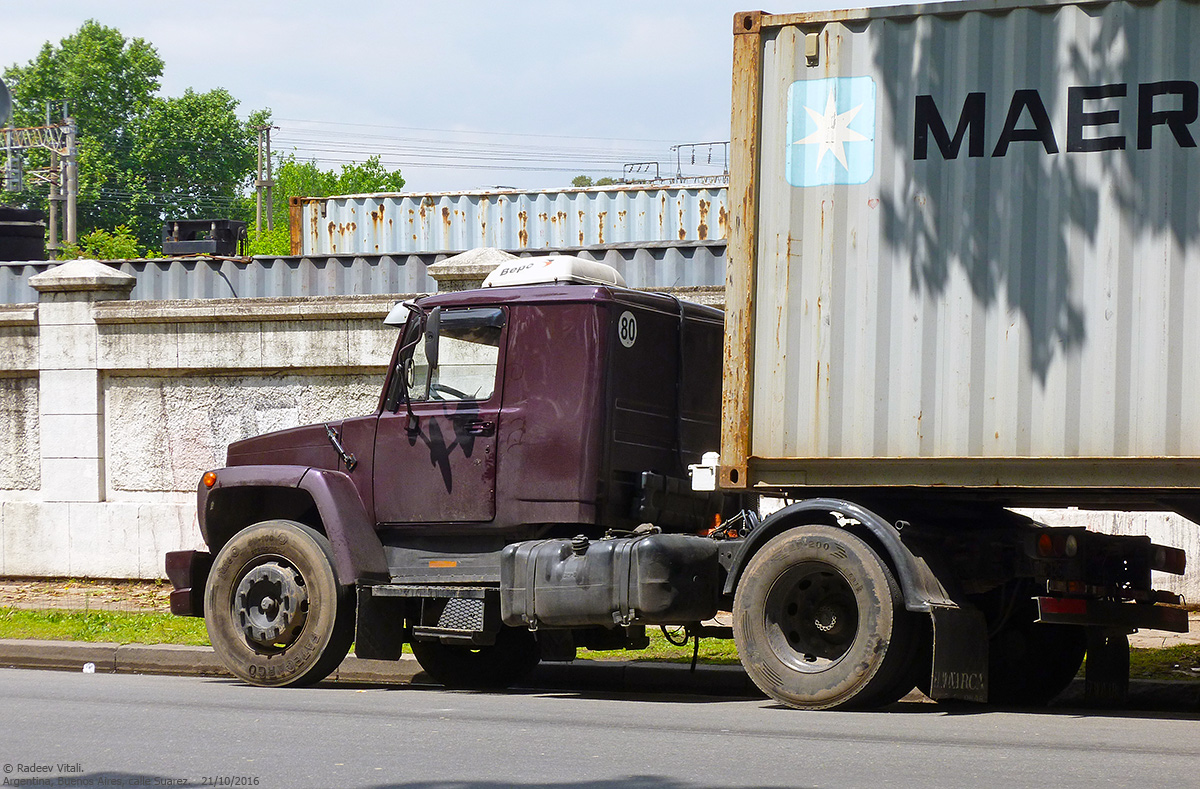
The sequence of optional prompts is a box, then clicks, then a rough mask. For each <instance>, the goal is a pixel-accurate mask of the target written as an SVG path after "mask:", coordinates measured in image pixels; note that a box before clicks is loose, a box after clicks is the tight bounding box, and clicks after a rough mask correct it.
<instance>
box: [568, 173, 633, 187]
mask: <svg viewBox="0 0 1200 789" xmlns="http://www.w3.org/2000/svg"><path fill="white" fill-rule="evenodd" d="M619 183H621V182H620V181H618V180H617V179H616V178H608V177H604V178H598V179H596V180H595V181H593V180H592V177H591V176H590V175H577V176H575V177H574V178H572V179H571V186H574V187H576V188H579V189H585V188H587V187H589V186H615V185H616V184H619Z"/></svg>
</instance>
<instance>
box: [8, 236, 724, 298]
mask: <svg viewBox="0 0 1200 789" xmlns="http://www.w3.org/2000/svg"><path fill="white" fill-rule="evenodd" d="M563 251H565V252H568V253H570V254H573V255H578V256H579V257H582V258H586V259H589V260H600V261H603V262H604V263H607V264H609V265H610V266H613V267H615V268H616V269H617V270H618V271H620V272H621V274H622V275H623V276H624V277H625V281H626V283H627V284H628V285H629V286H630V287H633V288H650V289H660V288H675V287H697V286H719V285H723V284H724V282H725V242H724V241H708V242H702V243H692V244H675V245H669V246H668V245H645V246H628V245H622V246H614V247H609V248H590V249H567V250H563ZM450 254H452V253H441V254H409V255H329V256H322V255H298V256H292V257H256V258H249V259H231V258H164V259H156V260H110V261H106V263H107V264H108V265H110V266H113V267H114V268H116V269H118V270H120V271H124V272H125V273H127V274H132V275H133V276H135V277H137V285H135V286H134V288H133V292H132V293H131V294H130V298H132V299H214V298H230V297H236V298H247V297H252V296H254V297H258V296H349V295H355V294H368V293H433V292H435V291H436V290H437V283H436V282H435V281H434V280H433V278H432V277H430V276H429V273H428V270H427V269H428V268H429V266H431V265H432V264H434V263H437V262H438V261H440V260H444V259H446V258H447V257H449V256H450ZM527 254H528V253H527ZM53 265H56V264H55V263H53V262H47V261H36V262H29V263H22V262H17V263H7V262H0V304H22V303H30V302H36V301H37V292H36V291H34V289H33V288H31V287H29V278H30V277H31V276H33V275H34V274H38V273H41V272H43V271H45V270H46V269H48V268H50V267H51V266H53Z"/></svg>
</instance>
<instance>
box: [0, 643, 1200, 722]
mask: <svg viewBox="0 0 1200 789" xmlns="http://www.w3.org/2000/svg"><path fill="white" fill-rule="evenodd" d="M88 663H91V664H93V666H94V667H95V671H96V673H99V674H168V675H176V676H192V677H230V674H229V673H228V672H226V671H225V669H224V668H223V667H222V666H221V664H220V662H219V661H218V660H217V657H216V655H215V654H214V653H213V651H212V649H211V648H210V647H190V646H178V645H156V646H147V645H142V644H103V643H85V642H79V641H33V640H18V639H9V640H0V668H17V669H56V670H62V671H82V670H84V668H83V667H84V665H85V664H88ZM326 681H327V682H332V683H335V684H342V683H350V684H368V685H382V686H387V685H408V686H418V687H420V686H433V687H436V685H435V684H434V683H432V682H431V681H430V680H428V678H427V677H426V676H425V675H424V674H423V673H422V671H421V668H420V666H419V665H417V661H416V660H415V659H413V657H412V656H411V655H405V656H404V657H403V658H402V659H400V660H398V661H389V660H360V659H359V658H357V657H355V656H354V655H350V656H349V657H347V658H346V660H345V661H343V662H342V665H341V666H340V667H339V668H338V669H337V671H335V672H334V673H333V674H332V675H330V677H329V679H328V680H326ZM1129 686H1130V687H1129V699H1128V702H1127V703H1126V704H1125V705H1124V706H1123V707H1122V708H1121V709H1120V712H1127V711H1146V712H1184V713H1200V682H1188V681H1178V682H1172V681H1147V680H1131V681H1130V683H1129ZM518 687H519V688H521V689H528V690H539V691H565V692H604V693H643V694H656V695H657V694H664V693H665V694H683V695H693V696H722V697H737V698H759V699H762V698H763V695H762V693H761V692H759V690H758V689H757V688H755V687H754V684H753V683H752V682H751V681H750V678H749V677H748V676H747V675H746V672H745V671H744V670H743V669H742V668H741V667H740V666H703V665H702V666H697V667H696V671H695V672H692V671H690V670H689V667H688V665H687V664H680V663H648V662H626V661H607V660H576V661H575V662H573V663H542V664H541V665H540V666H538V667H537V669H535V670H534V672H533V674H531V675H530V676H529V677H528V678H527V679H526V680H525V681H523V682H521V683H520V685H519V686H518ZM902 701H903V702H908V703H929V700H928V699H927V698H925V697H924V696H923V695H921V694H920V693H919V692H918V691H913V692H912V693H911V694H909V695H908V696H906V697H905V698H904V699H903V700H902ZM1083 701H1084V694H1083V681H1082V680H1078V679H1077V680H1075V681H1074V682H1073V683H1072V684H1071V686H1070V687H1069V688H1068V689H1067V690H1066V691H1065V692H1064V693H1063V694H1062V696H1060V697H1059V699H1058V700H1057V701H1056V702H1055V703H1054V705H1053V706H1056V707H1063V708H1080V707H1083V706H1084V703H1083ZM955 709H956V711H957V712H962V710H963V708H962V707H955ZM980 709H981V710H982V709H984V708H982V707H981V708H980Z"/></svg>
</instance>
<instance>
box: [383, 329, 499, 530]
mask: <svg viewBox="0 0 1200 789" xmlns="http://www.w3.org/2000/svg"><path fill="white" fill-rule="evenodd" d="M438 312H439V313H440V315H439V321H438V328H437V332H436V336H437V358H436V364H434V365H433V366H432V367H431V366H430V364H429V361H430V360H429V357H428V354H427V351H426V349H427V347H428V343H427V341H426V339H425V337H424V336H423V332H424V331H425V326H426V322H427V320H428V316H427V315H413V317H412V319H411V320H410V321H409V323H408V326H407V327H406V332H405V343H404V347H403V348H402V350H401V352H400V353H399V354H398V355H397V360H396V368H397V369H395V370H393V371H392V379H393V385H392V387H391V388H390V391H389V396H388V399H387V406H386V407H385V408H384V410H383V413H382V414H381V415H380V418H379V426H378V430H377V433H376V439H375V515H376V519H377V520H378V521H379V522H380V523H381V524H412V523H462V522H476V521H490V520H492V519H493V518H494V517H495V516H496V435H497V432H498V429H499V421H500V415H501V411H500V402H501V396H502V392H501V382H502V380H503V376H502V375H501V371H502V370H503V369H504V340H505V338H506V336H507V331H506V313H505V310H504V309H503V308H499V307H482V308H481V307H472V308H461V309H453V308H451V309H439V310H438Z"/></svg>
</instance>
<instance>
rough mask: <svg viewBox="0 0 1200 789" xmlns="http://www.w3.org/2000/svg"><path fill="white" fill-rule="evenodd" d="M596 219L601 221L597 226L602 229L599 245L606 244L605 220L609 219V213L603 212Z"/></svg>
mask: <svg viewBox="0 0 1200 789" xmlns="http://www.w3.org/2000/svg"><path fill="white" fill-rule="evenodd" d="M596 218H597V219H598V220H599V221H598V222H597V226H598V227H599V228H600V242H599V243H601V244H603V243H604V220H605V219H607V218H608V212H607V211H601V212H599V213H598V214H597V215H596Z"/></svg>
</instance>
